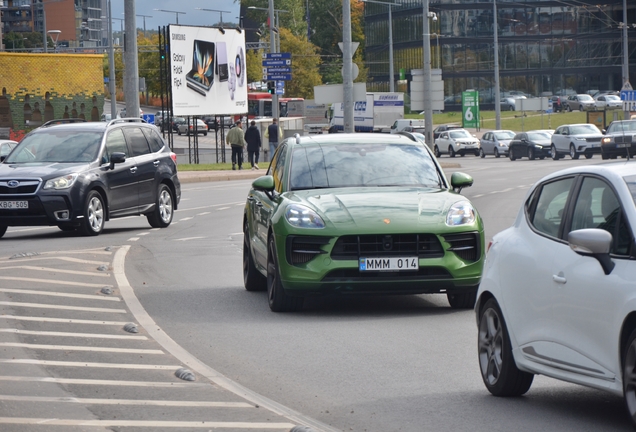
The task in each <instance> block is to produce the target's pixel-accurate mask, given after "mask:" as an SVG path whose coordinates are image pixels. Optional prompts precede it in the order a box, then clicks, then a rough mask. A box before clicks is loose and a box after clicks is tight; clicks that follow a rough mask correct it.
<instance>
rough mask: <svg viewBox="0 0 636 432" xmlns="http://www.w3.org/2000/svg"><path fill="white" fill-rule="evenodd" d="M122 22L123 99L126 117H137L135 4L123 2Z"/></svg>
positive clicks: (137, 77)
mask: <svg viewBox="0 0 636 432" xmlns="http://www.w3.org/2000/svg"><path fill="white" fill-rule="evenodd" d="M124 20H125V25H126V35H127V36H126V38H125V46H124V58H125V59H126V69H125V70H124V98H125V99H126V116H127V117H139V64H138V58H137V23H136V16H135V2H134V1H125V2H124Z"/></svg>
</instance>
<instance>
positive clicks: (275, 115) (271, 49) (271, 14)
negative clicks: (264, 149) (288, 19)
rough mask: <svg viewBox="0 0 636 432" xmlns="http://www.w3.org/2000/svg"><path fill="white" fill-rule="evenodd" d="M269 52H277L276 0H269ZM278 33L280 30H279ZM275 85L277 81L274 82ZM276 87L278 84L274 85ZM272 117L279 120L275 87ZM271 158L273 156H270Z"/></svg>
mask: <svg viewBox="0 0 636 432" xmlns="http://www.w3.org/2000/svg"><path fill="white" fill-rule="evenodd" d="M268 14H269V52H270V53H274V52H276V38H275V36H274V25H275V23H274V0H269V10H268ZM277 31H278V30H277ZM274 83H275V81H274ZM274 85H276V84H274ZM272 117H273V118H278V95H277V94H276V88H275V87H274V94H273V95H272ZM269 157H270V158H271V157H272V155H270V156H269Z"/></svg>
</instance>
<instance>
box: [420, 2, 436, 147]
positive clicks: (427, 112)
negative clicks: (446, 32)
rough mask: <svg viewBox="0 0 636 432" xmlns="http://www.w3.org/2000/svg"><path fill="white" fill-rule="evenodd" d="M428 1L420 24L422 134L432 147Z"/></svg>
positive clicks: (425, 3)
mask: <svg viewBox="0 0 636 432" xmlns="http://www.w3.org/2000/svg"><path fill="white" fill-rule="evenodd" d="M428 2H429V0H424V7H423V10H422V13H423V16H422V18H423V19H422V22H423V25H424V47H423V49H424V133H425V134H426V143H427V144H428V146H429V147H433V144H434V142H433V101H432V100H431V31H430V25H429V22H428V20H429V10H428Z"/></svg>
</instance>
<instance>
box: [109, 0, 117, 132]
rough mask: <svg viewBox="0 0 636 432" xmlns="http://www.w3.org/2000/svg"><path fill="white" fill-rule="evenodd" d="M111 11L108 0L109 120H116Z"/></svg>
mask: <svg viewBox="0 0 636 432" xmlns="http://www.w3.org/2000/svg"><path fill="white" fill-rule="evenodd" d="M112 17H113V11H112V8H111V0H108V45H109V47H108V91H110V118H111V120H115V119H116V118H117V88H116V86H115V47H114V46H113V20H112Z"/></svg>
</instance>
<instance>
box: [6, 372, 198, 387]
mask: <svg viewBox="0 0 636 432" xmlns="http://www.w3.org/2000/svg"><path fill="white" fill-rule="evenodd" d="M0 381H18V382H41V383H54V384H78V385H104V386H122V387H171V388H177V387H188V388H189V387H193V386H194V387H209V386H210V384H206V383H196V382H187V383H184V382H168V381H166V382H159V381H117V380H96V379H75V378H51V377H27V376H6V375H4V376H0Z"/></svg>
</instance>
